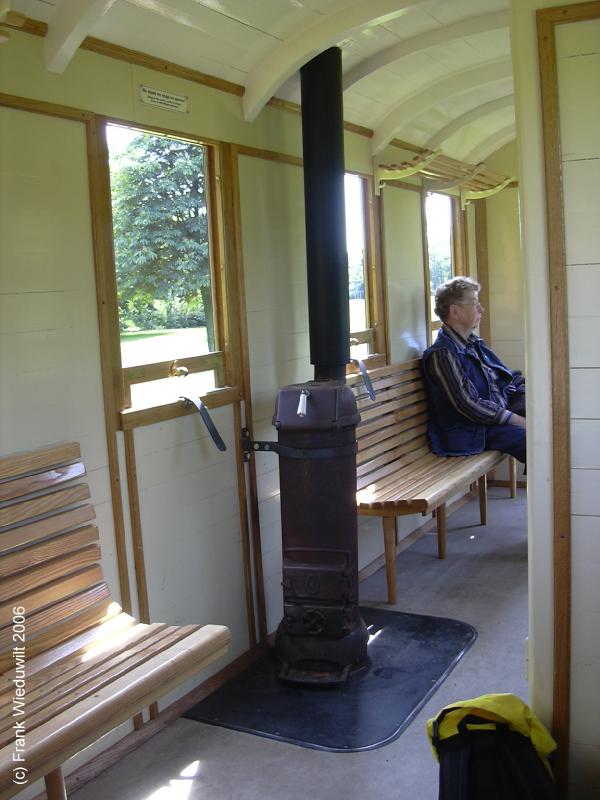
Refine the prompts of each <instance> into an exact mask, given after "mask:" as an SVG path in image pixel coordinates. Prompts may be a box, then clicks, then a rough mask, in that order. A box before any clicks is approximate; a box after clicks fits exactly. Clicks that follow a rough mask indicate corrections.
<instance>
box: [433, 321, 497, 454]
mask: <svg viewBox="0 0 600 800" xmlns="http://www.w3.org/2000/svg"><path fill="white" fill-rule="evenodd" d="M478 346H479V352H480V353H481V357H482V358H483V359H484V360H485V363H486V365H487V366H488V367H491V368H492V369H493V370H494V371H495V373H496V376H497V385H498V388H499V389H500V391H501V392H502V394H503V396H504V397H507V395H508V391H507V387H508V386H509V384H510V382H511V380H512V379H513V373H512V372H511V371H510V370H509V369H508V367H507V366H506V365H505V364H503V363H502V361H501V360H500V359H499V358H498V356H497V355H496V354H495V353H494V351H493V350H491V349H490V348H489V347H488V346H487V345H486V344H485V342H484V341H483V340H482V339H479V340H478ZM441 349H447V350H450V351H451V352H452V353H454V355H455V356H456V357H457V358H458V361H459V363H460V365H461V367H462V370H463V372H464V374H465V376H466V377H467V378H468V379H469V380H470V381H471V383H472V384H473V386H474V387H475V388H476V389H477V392H478V393H479V395H480V397H482V398H483V399H484V400H489V399H490V384H489V382H488V377H487V375H486V373H485V370H484V369H483V367H482V364H481V360H480V358H479V355H478V353H477V351H476V350H475V348H474V347H468V346H461V345H460V344H459V343H458V342H456V341H455V340H454V339H453V338H452V337H451V336H449V335H448V334H447V333H446V332H445V331H444V329H443V328H442V329H441V330H440V331H439V333H438V337H437V339H436V340H435V342H434V343H433V344H432V345H431V347H429V348H427V350H425V352H424V353H423V362H422V364H423V378H424V381H425V386H426V388H427V399H428V403H429V423H428V430H427V432H428V435H429V444H430V447H431V449H432V451H433V452H434V453H436V455H441V456H464V455H471V454H473V453H481V452H483V450H484V448H485V429H486V426H485V425H483V424H481V423H477V422H474V421H472V420H470V419H468V418H467V417H465V416H464V415H463V414H460V413H459V412H458V411H457V410H456V409H455V408H454V406H452V405H451V404H450V403H449V402H448V398H447V397H446V395H445V393H444V391H443V390H442V389H441V388H440V387H438V386H437V384H436V383H435V382H434V381H433V380H431V378H430V376H429V372H428V370H427V359H428V358H429V356H430V355H431V354H432V353H433V352H434V351H435V350H441Z"/></svg>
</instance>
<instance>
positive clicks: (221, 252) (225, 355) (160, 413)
mask: <svg viewBox="0 0 600 800" xmlns="http://www.w3.org/2000/svg"><path fill="white" fill-rule="evenodd" d="M97 119H98V134H99V140H100V141H99V145H100V147H99V149H100V153H101V159H102V164H100V165H98V166H99V169H100V170H101V171H102V172H103V174H104V191H103V194H104V197H103V198H102V199H103V202H104V207H105V213H106V223H107V226H108V227H109V231H108V238H109V239H110V252H108V253H106V255H105V258H104V260H103V271H104V276H103V283H104V286H103V289H104V291H103V295H104V297H105V302H106V304H107V314H106V319H105V320H102V321H101V331H100V335H101V340H102V342H103V343H104V344H103V345H102V344H101V346H104V347H105V349H106V350H107V351H108V352H109V353H110V364H111V367H110V369H111V372H112V384H113V386H114V389H115V395H116V396H115V401H116V412H117V415H118V427H119V429H122V430H128V429H131V428H135V427H138V426H140V425H149V424H152V423H154V422H159V421H164V420H167V419H173V418H175V417H178V416H183V415H184V414H187V413H188V411H187V410H186V408H185V405H184V404H183V403H182V402H181V401H178V400H174V401H172V402H167V403H165V402H163V401H157V402H156V403H150V404H148V405H144V406H136V407H132V405H131V386H132V385H136V384H141V383H146V382H149V381H155V380H160V379H163V378H169V377H177V373H178V370H181V373H183V374H198V373H201V372H208V371H214V374H215V388H214V390H211V391H209V392H207V393H206V394H203V395H200V397H201V399H202V400H203V401H204V402H205V403H206V404H207V405H208V406H209V407H217V406H221V405H227V404H229V403H232V402H234V401H236V400H239V399H240V398H241V392H240V389H239V388H238V385H236V384H238V381H237V380H236V378H237V375H236V374H235V373H236V372H237V370H235V368H234V364H233V359H232V353H231V347H230V338H231V337H230V334H229V324H228V322H229V319H230V318H231V311H230V308H229V306H230V303H231V300H232V297H231V294H232V292H231V290H230V287H229V279H228V275H227V270H226V268H225V260H226V259H225V249H226V242H225V235H224V230H225V219H224V218H225V214H226V211H227V206H226V204H225V202H224V198H223V195H222V182H223V180H222V172H223V169H224V165H223V162H224V160H225V156H224V154H223V152H222V149H223V148H222V146H221V143H220V142H218V141H216V140H213V139H210V138H206V137H201V136H196V135H194V134H190V133H182V132H181V131H175V130H171V129H165V128H162V127H158V126H154V125H147V124H144V123H139V122H132V121H129V120H123V119H118V118H114V117H98V118H97ZM108 125H118V126H121V127H126V128H129V129H131V130H135V131H139V132H140V133H148V134H152V135H156V136H164V137H168V138H173V139H178V140H179V141H184V142H190V143H192V144H195V145H199V146H202V147H203V148H204V151H205V187H206V188H205V191H206V201H207V217H208V240H209V254H210V274H211V291H212V297H213V325H214V339H215V348H216V349H215V350H214V351H212V352H210V353H202V354H198V355H196V356H188V357H183V358H177V357H174V358H173V359H168V360H161V361H157V362H152V363H147V364H140V365H133V366H129V367H124V366H123V363H122V356H121V342H120V330H119V313H118V287H117V277H116V261H115V252H114V235H113V227H112V225H113V219H112V197H111V184H110V166H109V149H108V143H107V138H106V127H107V126H108ZM102 328H104V330H102ZM185 371H187V372H185ZM182 394H185V384H184V383H182Z"/></svg>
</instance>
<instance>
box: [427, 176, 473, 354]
mask: <svg viewBox="0 0 600 800" xmlns="http://www.w3.org/2000/svg"><path fill="white" fill-rule="evenodd" d="M420 191H421V228H422V236H423V270H424V273H425V316H426V319H427V345H428V346H430V345H431V344H432V342H433V332H434V331H437V330H439V329H440V328H441V327H442V323H441V321H440V320H435V319H433V317H432V314H431V300H430V297H431V295H430V272H429V245H428V238H427V214H426V211H425V201H426V200H427V195H428V194H443V195H446V197H449V198H450V200H451V202H452V206H451V213H452V219H451V228H450V256H451V266H452V276H453V277H454V276H455V275H469V252H468V248H467V215H466V212H465V211H464V210H463V209H462V208H461V205H460V198H459V197H456V196H455V195H453V194H450V192H442V191H439V192H438V191H435V190H433V189H425V187H423V188H422V189H421V190H420Z"/></svg>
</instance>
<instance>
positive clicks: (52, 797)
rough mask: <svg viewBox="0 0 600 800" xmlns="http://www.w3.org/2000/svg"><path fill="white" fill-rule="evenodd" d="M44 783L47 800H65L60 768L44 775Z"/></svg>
mask: <svg viewBox="0 0 600 800" xmlns="http://www.w3.org/2000/svg"><path fill="white" fill-rule="evenodd" d="M44 783H45V784H46V797H47V798H48V800H67V790H66V789H65V780H64V778H63V773H62V767H57V768H56V769H55V770H52V772H49V773H48V774H47V775H45V776H44Z"/></svg>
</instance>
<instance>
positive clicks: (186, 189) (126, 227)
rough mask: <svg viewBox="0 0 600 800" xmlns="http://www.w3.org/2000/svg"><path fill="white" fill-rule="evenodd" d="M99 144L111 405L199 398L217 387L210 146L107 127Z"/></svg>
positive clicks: (215, 218) (219, 337)
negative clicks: (116, 382)
mask: <svg viewBox="0 0 600 800" xmlns="http://www.w3.org/2000/svg"><path fill="white" fill-rule="evenodd" d="M106 140H107V145H108V153H109V165H110V185H111V205H112V219H113V241H114V255H115V272H116V294H117V303H118V326H119V344H120V361H121V371H122V386H123V400H122V408H121V409H120V410H121V411H123V410H126V409H132V410H136V409H148V408H152V407H157V406H165V405H168V404H173V403H176V402H177V401H178V398H179V397H180V396H182V395H190V394H191V395H195V396H203V395H206V393H207V392H210V391H212V390H214V389H216V388H218V387H222V386H224V385H225V363H224V352H223V349H222V347H223V340H224V330H223V324H224V320H223V316H224V314H223V313H222V294H223V287H222V286H221V284H220V280H221V277H220V272H221V271H220V270H219V269H217V268H216V265H217V264H219V263H220V261H221V259H220V253H221V249H222V246H221V241H220V238H221V237H220V233H219V231H220V224H219V208H218V205H219V204H218V203H217V202H216V197H217V191H216V180H215V178H216V167H217V155H216V152H215V147H214V146H212V145H207V144H204V143H201V142H198V141H191V140H189V139H184V138H178V137H174V136H167V135H164V134H162V133H156V132H153V131H149V130H142V129H139V128H134V127H126V126H124V125H122V124H112V123H107V125H106ZM184 376H185V380H182V378H183V377H184Z"/></svg>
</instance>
